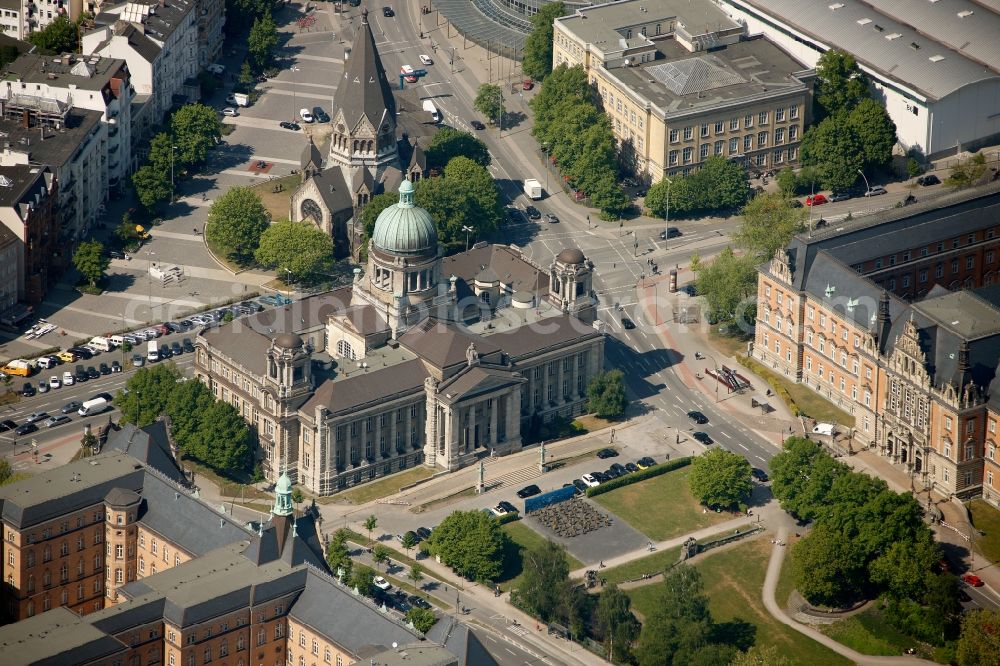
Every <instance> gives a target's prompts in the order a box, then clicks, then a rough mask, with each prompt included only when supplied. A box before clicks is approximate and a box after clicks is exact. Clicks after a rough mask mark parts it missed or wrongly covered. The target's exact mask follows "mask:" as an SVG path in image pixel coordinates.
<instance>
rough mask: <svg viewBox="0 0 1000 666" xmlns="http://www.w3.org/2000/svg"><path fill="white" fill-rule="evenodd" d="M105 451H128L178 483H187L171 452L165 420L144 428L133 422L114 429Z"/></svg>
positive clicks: (105, 445)
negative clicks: (136, 425)
mask: <svg viewBox="0 0 1000 666" xmlns="http://www.w3.org/2000/svg"><path fill="white" fill-rule="evenodd" d="M103 450H105V451H119V452H121V453H127V454H128V455H130V456H132V457H133V458H136V459H138V460H140V461H142V462H144V463H146V464H147V465H149V466H150V467H152V468H153V469H155V470H157V471H158V472H160V473H162V474H165V475H167V476H168V477H169V478H171V479H173V480H174V481H177V482H178V483H187V478H186V477H185V476H184V472H182V471H181V469H180V467H179V466H178V465H177V461H176V460H174V457H173V455H172V454H171V452H170V438H169V436H168V434H167V424H166V422H165V421H162V420H160V421H156V422H154V423H152V424H150V425H148V426H146V427H144V428H137V427H135V425H133V424H131V423H125V424H122V425H121V427H120V429H119V430H113V431H112V432H111V434H110V435H109V436H108V441H107V442H106V443H105V444H104V449H103Z"/></svg>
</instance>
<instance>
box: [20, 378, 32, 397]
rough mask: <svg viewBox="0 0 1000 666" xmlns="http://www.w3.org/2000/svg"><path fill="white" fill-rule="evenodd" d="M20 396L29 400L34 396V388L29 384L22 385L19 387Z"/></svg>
mask: <svg viewBox="0 0 1000 666" xmlns="http://www.w3.org/2000/svg"><path fill="white" fill-rule="evenodd" d="M21 395H23V396H24V397H25V398H30V397H32V396H34V395H35V387H34V386H32V385H31V382H25V383H24V386H22V387H21Z"/></svg>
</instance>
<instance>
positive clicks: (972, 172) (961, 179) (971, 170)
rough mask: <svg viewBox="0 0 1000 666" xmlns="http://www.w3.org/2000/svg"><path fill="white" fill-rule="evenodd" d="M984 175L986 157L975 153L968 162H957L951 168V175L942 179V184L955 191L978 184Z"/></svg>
mask: <svg viewBox="0 0 1000 666" xmlns="http://www.w3.org/2000/svg"><path fill="white" fill-rule="evenodd" d="M985 173H986V156H985V155H983V153H976V154H975V155H973V156H972V157H971V158H970V159H969V160H966V161H965V162H959V163H958V164H956V165H955V166H954V167H952V169H951V173H950V174H949V175H948V177H947V178H945V179H944V184H945V185H947V186H948V187H953V188H955V189H961V188H963V187H971V186H973V185H976V184H977V183H979V181H980V180H981V179H982V177H983V175H984V174H985Z"/></svg>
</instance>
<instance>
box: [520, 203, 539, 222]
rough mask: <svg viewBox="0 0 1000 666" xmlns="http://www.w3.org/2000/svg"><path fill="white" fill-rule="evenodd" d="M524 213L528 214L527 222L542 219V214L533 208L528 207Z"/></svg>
mask: <svg viewBox="0 0 1000 666" xmlns="http://www.w3.org/2000/svg"><path fill="white" fill-rule="evenodd" d="M524 212H525V213H527V214H528V219H529V220H540V219H542V214H541V213H540V212H539V211H538V209H537V208H535V207H534V206H528V207H527V208H525V209H524Z"/></svg>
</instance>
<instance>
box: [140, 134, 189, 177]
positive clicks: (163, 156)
mask: <svg viewBox="0 0 1000 666" xmlns="http://www.w3.org/2000/svg"><path fill="white" fill-rule="evenodd" d="M175 145H176V144H175V143H174V139H173V137H172V136H171V135H170V133H168V132H157V133H156V134H154V135H153V138H152V139H150V140H149V157H148V164H149V166H151V167H153V168H154V169H155V170H156V171H157V173H160V174H162V175H163V178H164V179H166V180H167V181H168V182H169V179H170V174H171V172H176V171H179V170H180V169H181V168H182V167H183V166H184V164H183V163H182V162H180V161H179V160H178V158H177V149H176V148H175ZM175 175H176V173H175Z"/></svg>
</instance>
